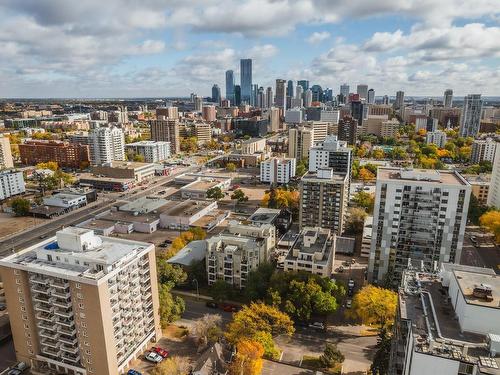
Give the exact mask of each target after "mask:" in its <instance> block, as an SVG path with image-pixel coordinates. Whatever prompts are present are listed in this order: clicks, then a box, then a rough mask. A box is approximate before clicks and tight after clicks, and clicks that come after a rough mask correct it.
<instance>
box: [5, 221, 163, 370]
mask: <svg viewBox="0 0 500 375" xmlns="http://www.w3.org/2000/svg"><path fill="white" fill-rule="evenodd" d="M0 272H1V275H2V280H3V283H4V290H5V297H6V299H7V304H8V306H9V318H10V325H11V329H12V337H13V339H14V346H15V349H16V356H17V359H18V360H19V361H23V362H25V363H29V364H30V365H31V367H32V368H33V369H34V370H36V371H40V372H42V373H48V372H51V373H65V374H75V375H83V374H107V375H108V374H109V375H118V374H122V373H124V372H125V371H126V369H127V368H128V367H129V365H130V363H131V361H132V360H134V359H135V358H137V356H138V355H139V354H140V353H141V352H142V351H143V350H144V349H145V348H146V347H147V346H148V344H149V343H150V341H151V340H155V341H156V340H158V339H159V338H160V337H161V329H160V319H159V314H158V311H159V303H158V290H157V285H158V283H157V278H156V262H155V251H154V246H153V245H151V244H150V243H147V242H138V241H130V240H126V239H115V238H111V237H104V236H97V235H95V234H94V232H93V231H92V230H88V229H82V228H75V227H68V228H65V229H63V230H60V231H59V232H57V234H56V237H53V238H51V239H48V240H45V241H43V242H41V243H38V244H36V245H33V246H31V247H29V248H27V249H25V250H22V251H20V252H19V253H16V254H12V255H10V256H8V257H6V258H4V259H2V260H1V261H0Z"/></svg>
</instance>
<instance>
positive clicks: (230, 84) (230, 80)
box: [226, 70, 234, 104]
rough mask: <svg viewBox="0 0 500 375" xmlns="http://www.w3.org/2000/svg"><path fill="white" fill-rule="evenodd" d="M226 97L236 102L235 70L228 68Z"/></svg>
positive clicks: (232, 102)
mask: <svg viewBox="0 0 500 375" xmlns="http://www.w3.org/2000/svg"><path fill="white" fill-rule="evenodd" d="M226 99H228V100H229V101H230V102H231V104H234V72H233V71H232V70H226Z"/></svg>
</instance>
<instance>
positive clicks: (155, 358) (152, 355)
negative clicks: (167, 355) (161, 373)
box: [146, 352, 163, 363]
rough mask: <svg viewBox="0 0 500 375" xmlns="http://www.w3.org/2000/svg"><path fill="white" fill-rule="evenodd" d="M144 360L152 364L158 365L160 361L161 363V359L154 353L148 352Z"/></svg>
mask: <svg viewBox="0 0 500 375" xmlns="http://www.w3.org/2000/svg"><path fill="white" fill-rule="evenodd" d="M146 360H148V361H149V362H153V363H160V362H161V361H163V357H162V356H161V355H159V354H158V353H156V352H149V353H148V354H147V355H146Z"/></svg>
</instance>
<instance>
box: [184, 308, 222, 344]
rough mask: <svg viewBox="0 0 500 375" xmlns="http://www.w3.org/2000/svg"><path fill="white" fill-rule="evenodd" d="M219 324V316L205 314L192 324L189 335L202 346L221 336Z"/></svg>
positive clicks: (220, 319)
mask: <svg viewBox="0 0 500 375" xmlns="http://www.w3.org/2000/svg"><path fill="white" fill-rule="evenodd" d="M221 324H222V316H220V315H219V314H205V315H203V316H202V317H201V318H199V319H196V320H195V321H194V322H193V326H192V328H191V333H192V334H194V335H195V336H196V337H197V338H198V341H199V342H198V343H199V344H200V345H204V344H206V343H208V342H209V341H212V342H214V341H217V338H219V337H221V336H222V330H221Z"/></svg>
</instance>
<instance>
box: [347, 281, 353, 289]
mask: <svg viewBox="0 0 500 375" xmlns="http://www.w3.org/2000/svg"><path fill="white" fill-rule="evenodd" d="M347 286H348V287H349V288H354V280H353V279H349V282H348V283H347Z"/></svg>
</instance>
